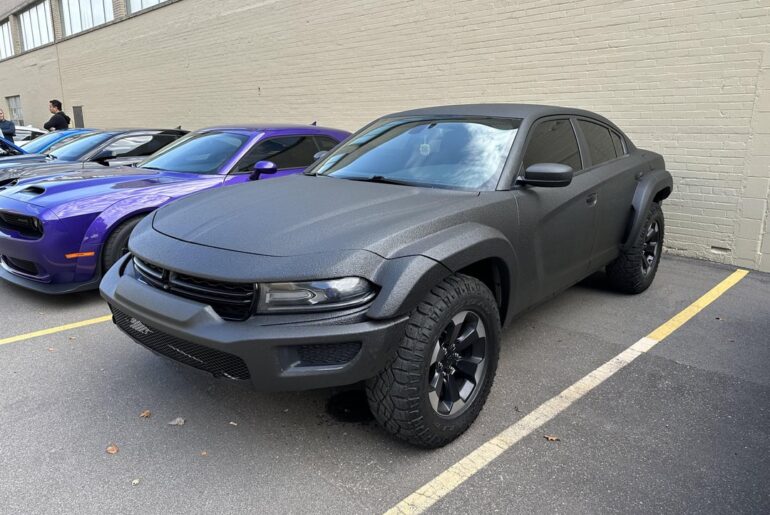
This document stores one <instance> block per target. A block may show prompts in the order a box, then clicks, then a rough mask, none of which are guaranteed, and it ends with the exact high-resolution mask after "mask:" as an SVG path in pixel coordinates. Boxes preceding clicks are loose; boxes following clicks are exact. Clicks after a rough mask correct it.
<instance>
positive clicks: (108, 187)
mask: <svg viewBox="0 0 770 515" xmlns="http://www.w3.org/2000/svg"><path fill="white" fill-rule="evenodd" d="M62 171H63V173H54V174H51V175H45V176H42V177H29V178H23V179H21V180H19V182H18V183H17V184H15V185H14V186H11V187H7V188H5V189H0V196H4V197H11V198H13V199H16V200H20V201H23V202H27V203H29V204H34V205H36V206H39V207H42V208H47V209H51V210H52V211H53V212H54V213H57V214H60V213H62V212H66V213H68V214H71V213H73V209H72V208H73V207H76V208H77V209H75V212H85V211H99V210H103V209H106V208H107V207H109V206H110V205H112V204H114V203H115V202H119V201H121V200H125V199H128V198H132V197H135V196H140V195H141V196H147V195H156V196H158V197H159V198H166V199H168V198H176V197H181V196H184V195H188V194H190V193H194V192H195V191H198V190H201V189H204V188H207V187H211V186H213V185H215V184H216V183H221V182H222V176H221V175H200V174H186V173H175V172H165V171H158V170H146V169H142V168H133V167H115V168H106V167H102V166H99V167H98V168H90V167H89V168H82V166H80V165H77V164H76V165H75V167H74V170H73V167H69V168H62Z"/></svg>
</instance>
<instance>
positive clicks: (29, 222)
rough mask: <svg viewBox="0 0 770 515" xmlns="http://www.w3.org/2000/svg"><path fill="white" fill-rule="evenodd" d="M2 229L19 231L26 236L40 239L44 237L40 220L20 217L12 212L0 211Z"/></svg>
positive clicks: (24, 216) (32, 217)
mask: <svg viewBox="0 0 770 515" xmlns="http://www.w3.org/2000/svg"><path fill="white" fill-rule="evenodd" d="M0 227H3V228H5V229H10V230H14V231H18V232H20V233H21V234H23V235H24V236H29V237H31V238H40V237H41V236H43V230H42V226H41V225H40V220H38V219H37V218H35V217H34V216H27V215H20V214H18V213H12V212H10V211H0Z"/></svg>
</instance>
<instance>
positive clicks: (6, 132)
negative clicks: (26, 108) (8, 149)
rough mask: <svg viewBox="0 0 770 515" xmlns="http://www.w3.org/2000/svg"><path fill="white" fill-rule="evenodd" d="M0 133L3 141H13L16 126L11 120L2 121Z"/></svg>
mask: <svg viewBox="0 0 770 515" xmlns="http://www.w3.org/2000/svg"><path fill="white" fill-rule="evenodd" d="M0 132H2V133H3V137H4V138H5V139H7V140H11V141H13V137H14V136H16V125H14V123H13V122H12V121H11V120H3V121H2V122H0Z"/></svg>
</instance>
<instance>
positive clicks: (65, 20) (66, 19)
mask: <svg viewBox="0 0 770 515" xmlns="http://www.w3.org/2000/svg"><path fill="white" fill-rule="evenodd" d="M70 2H72V3H77V4H78V10H77V13H78V18H79V23H80V28H79V29H78V30H73V27H72V19H73V13H74V12H75V11H74V10H73V9H72V6H71V5H70ZM84 3H86V4H87V5H88V16H89V17H90V22H91V25H89V26H87V27H85V26H84V23H83V19H84V12H85V11H84V10H83V4H84ZM94 3H100V4H101V5H102V9H103V13H104V21H103V22H101V23H96V22H95V21H94V9H93V6H94ZM108 6H109V17H108V12H107V11H108ZM59 10H60V14H61V28H62V33H63V37H64V38H68V37H71V36H76V35H78V34H80V33H82V32H86V31H89V30H92V29H95V28H97V27H101V26H103V25H107V24H108V23H111V22H113V21H115V8H114V6H113V4H112V0H60V2H59ZM68 14H69V16H68ZM68 24H69V25H70V26H69V27H68Z"/></svg>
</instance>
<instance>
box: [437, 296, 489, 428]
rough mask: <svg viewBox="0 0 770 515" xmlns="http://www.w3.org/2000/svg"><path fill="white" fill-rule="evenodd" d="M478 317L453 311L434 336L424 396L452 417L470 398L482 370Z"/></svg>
mask: <svg viewBox="0 0 770 515" xmlns="http://www.w3.org/2000/svg"><path fill="white" fill-rule="evenodd" d="M486 335H487V333H486V327H485V326H484V322H483V321H482V320H481V318H480V317H479V316H478V315H477V314H476V313H474V312H472V311H461V312H459V313H457V314H456V315H455V316H454V317H452V320H451V321H450V322H449V323H448V324H447V326H446V327H445V328H444V330H443V331H442V333H441V336H440V337H439V338H438V340H436V342H435V344H434V347H433V353H432V357H431V362H430V368H429V371H428V386H429V390H428V398H429V399H430V404H431V406H432V407H433V410H434V411H435V412H436V413H438V414H439V415H440V416H442V417H456V416H458V415H460V414H461V413H463V412H464V411H465V409H466V408H467V406H468V405H469V404H470V402H472V400H473V397H474V395H475V394H476V392H477V386H478V385H479V384H481V383H482V382H483V379H484V374H485V373H486V365H487V363H486V360H485V357H486V354H487V338H486Z"/></svg>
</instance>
